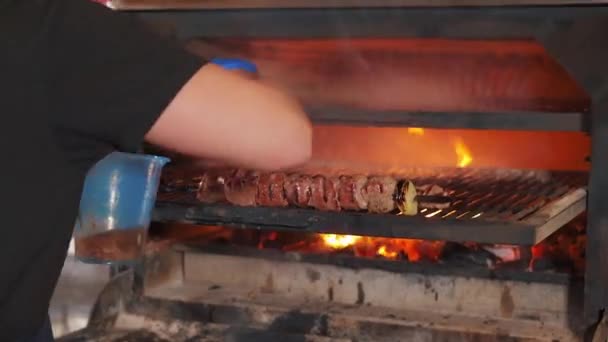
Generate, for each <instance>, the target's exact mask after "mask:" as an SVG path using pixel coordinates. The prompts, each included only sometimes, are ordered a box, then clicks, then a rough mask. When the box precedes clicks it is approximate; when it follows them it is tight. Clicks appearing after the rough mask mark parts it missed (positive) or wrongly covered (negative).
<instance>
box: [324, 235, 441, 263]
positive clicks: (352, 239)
mask: <svg viewBox="0 0 608 342" xmlns="http://www.w3.org/2000/svg"><path fill="white" fill-rule="evenodd" d="M319 240H320V242H321V244H322V246H321V248H322V249H328V250H352V251H353V252H354V254H355V255H356V256H360V257H384V258H387V259H407V260H409V261H420V260H422V259H427V260H432V261H437V260H438V259H439V257H440V256H441V251H442V249H443V246H444V244H445V243H444V242H441V241H426V240H414V239H389V238H380V237H363V236H354V235H338V234H319Z"/></svg>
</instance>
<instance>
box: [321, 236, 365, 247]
mask: <svg viewBox="0 0 608 342" xmlns="http://www.w3.org/2000/svg"><path fill="white" fill-rule="evenodd" d="M321 238H322V239H323V242H324V243H325V245H327V246H328V247H331V248H333V249H344V248H346V247H350V246H352V245H354V244H355V243H356V242H357V241H358V240H360V239H361V237H360V236H354V235H338V234H321Z"/></svg>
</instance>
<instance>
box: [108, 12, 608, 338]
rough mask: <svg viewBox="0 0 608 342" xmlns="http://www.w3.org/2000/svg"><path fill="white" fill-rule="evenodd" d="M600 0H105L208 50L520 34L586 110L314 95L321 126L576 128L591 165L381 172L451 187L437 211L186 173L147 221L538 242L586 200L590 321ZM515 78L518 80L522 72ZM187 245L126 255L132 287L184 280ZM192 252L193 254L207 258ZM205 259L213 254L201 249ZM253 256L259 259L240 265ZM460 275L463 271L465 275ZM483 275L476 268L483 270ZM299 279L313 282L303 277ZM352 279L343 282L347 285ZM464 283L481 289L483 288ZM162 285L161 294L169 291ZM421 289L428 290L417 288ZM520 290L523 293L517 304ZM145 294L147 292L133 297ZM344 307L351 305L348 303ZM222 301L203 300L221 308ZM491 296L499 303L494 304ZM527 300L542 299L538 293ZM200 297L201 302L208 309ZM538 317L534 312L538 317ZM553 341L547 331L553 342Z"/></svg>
mask: <svg viewBox="0 0 608 342" xmlns="http://www.w3.org/2000/svg"><path fill="white" fill-rule="evenodd" d="M605 3H607V2H606V1H569V0H564V1H560V0H546V1H545V0H521V1H520V0H495V1H494V0H490V1H477V0H463V1H458V2H456V1H450V0H445V1H444V0H437V1H428V0H420V1H405V0H404V1H400V0H394V1H392V0H389V1H383V0H380V1H365V0H344V1H328V2H325V1H323V2H319V1H305V0H301V1H279V0H276V1H273V0H271V1H254V0H252V1H239V0H234V1H222V0H217V1H203V0H201V1H197V0H192V1H153V0H118V1H114V2H113V6H114V7H116V8H117V9H121V10H132V11H136V12H137V13H138V15H140V16H141V17H142V18H144V19H145V20H147V21H149V22H150V23H152V25H153V26H155V27H158V28H159V29H161V30H163V32H165V33H168V34H173V35H175V36H177V37H179V38H180V39H183V40H185V41H190V40H192V39H194V40H197V39H200V38H201V37H205V39H206V41H204V42H203V43H204V44H207V47H209V46H212V47H214V48H219V49H220V50H221V49H222V48H225V46H224V47H222V43H221V42H222V40H225V39H230V40H232V41H233V42H234V38H235V37H236V38H237V41H238V40H241V41H242V40H243V39H244V40H245V41H246V40H247V39H254V40H255V39H268V38H272V39H284V38H289V39H298V38H306V39H314V38H327V37H331V38H339V39H356V38H361V37H383V38H390V39H401V38H403V37H407V39H412V38H413V39H418V38H429V39H459V40H478V39H480V40H484V39H489V40H492V39H501V40H520V39H522V38H523V39H529V38H531V39H534V40H535V41H536V42H538V43H539V44H540V45H542V47H543V48H544V49H546V51H547V52H548V55H550V56H551V58H550V60H545V59H543V58H545V57H543V56H540V55H537V56H535V57H534V58H535V59H533V60H532V62H531V63H539V67H540V68H541V69H542V68H543V67H547V65H549V68H550V69H551V68H554V67H555V66H556V65H561V66H563V67H564V68H565V69H566V71H567V73H568V74H569V75H571V76H572V77H573V78H574V79H575V80H576V81H577V82H578V84H580V85H581V86H582V88H584V91H585V93H586V94H589V96H590V98H591V99H590V103H591V105H590V106H580V105H574V106H565V105H564V103H551V98H550V91H549V92H548V93H547V94H548V95H547V97H546V98H542V99H540V102H541V103H542V104H547V103H549V104H550V105H553V106H548V107H547V106H536V108H533V109H532V110H529V109H525V108H515V109H509V110H500V109H492V108H485V109H483V110H469V109H466V108H465V109H460V110H457V111H451V110H449V108H443V109H441V110H430V111H429V110H425V109H424V108H417V109H416V110H409V109H408V110H367V109H361V108H349V107H340V106H339V107H335V106H324V105H321V106H318V104H314V106H309V107H308V112H309V113H310V115H311V118H312V119H313V120H314V121H315V122H318V123H323V124H344V125H367V126H384V127H388V126H407V127H424V128H443V129H452V128H464V129H499V130H505V129H506V130H545V131H571V132H577V131H578V132H586V133H588V134H590V136H591V138H592V155H591V157H590V160H591V171H590V173H588V174H587V173H575V172H559V171H557V172H549V171H547V172H542V173H539V172H528V171H522V170H468V169H450V170H441V171H440V172H439V171H438V170H435V171H436V172H439V173H437V174H430V175H428V174H427V175H420V174H416V173H415V174H414V175H412V173H411V170H405V171H404V170H393V171H391V173H393V174H401V175H404V176H405V177H408V178H410V179H413V180H414V181H415V182H416V183H424V182H427V181H429V179H432V182H435V183H437V184H439V185H441V186H444V187H446V188H453V190H454V191H455V197H456V201H455V202H454V203H453V206H452V207H451V208H450V209H447V210H445V211H441V212H439V211H437V212H435V211H431V210H427V211H425V212H420V213H419V214H418V215H417V216H416V217H404V216H396V215H388V214H387V215H372V214H363V213H345V212H342V213H331V212H319V211H315V210H306V209H294V208H281V209H277V208H263V207H259V208H244V207H234V206H229V205H225V204H217V205H200V204H199V203H197V202H196V200H195V188H196V186H197V179H188V180H186V182H185V184H181V185H179V186H175V185H173V186H171V187H165V188H164V189H163V190H161V193H160V194H159V202H158V205H157V208H156V210H155V212H154V219H155V220H156V221H160V222H184V223H197V224H205V225H222V226H232V227H238V228H257V229H272V230H277V229H283V230H296V231H311V232H321V233H337V234H352V235H369V236H384V237H406V238H420V239H440V240H450V241H476V242H483V243H503V244H521V245H531V244H535V243H537V242H539V241H541V240H543V239H545V238H546V237H547V236H549V235H550V234H551V233H553V232H555V231H556V230H557V229H559V228H560V227H561V226H562V225H564V224H565V223H566V222H568V221H569V220H571V219H572V218H574V217H575V216H576V215H578V214H580V213H581V212H583V211H584V210H585V209H586V210H587V222H588V224H587V237H588V238H587V248H586V273H585V278H584V296H583V299H582V301H583V302H584V318H585V324H586V325H587V326H590V325H592V324H593V323H595V322H597V321H598V318H599V317H600V314H601V313H602V312H603V311H604V309H605V308H607V307H608V253H606V249H608V172H606V170H608V158H606V155H607V151H606V146H608V116H606V112H608V80H607V77H608V64H606V62H605V61H606V60H608V46H606V44H605V33H606V32H608V6H605V5H604V4H605ZM237 45H238V44H237ZM232 47H233V46H232ZM230 48H231V45H230V44H228V50H224V51H228V52H230V54H233V55H234V54H236V55H238V54H239V52H241V53H242V52H243V51H239V50H238V49H236V50H234V49H232V50H230ZM245 57H247V56H246V54H245ZM539 61H544V62H539ZM555 61H557V63H559V64H556V63H555ZM552 70H553V69H552ZM522 77H525V72H524V73H523V76H522ZM550 83H551V82H549V84H550ZM543 108H545V109H543ZM564 108H565V109H564ZM531 143H533V142H531ZM435 171H434V172H435ZM498 192H500V193H498ZM199 252H200V251H197V250H195V251H192V250H191V249H187V252H183V253H185V254H179V256H170V257H169V259H166V258H165V257H163V259H162V261H158V260H156V261H154V263H152V264H150V263H148V264H145V265H139V266H141V268H143V269H147V270H148V271H149V272H143V273H144V275H142V274H141V273H140V272H141V269H139V271H138V268H136V269H135V274H136V277H135V280H134V283H135V289H136V292H137V291H143V290H142V289H143V288H144V287H148V285H150V283H152V284H156V283H157V282H159V279H157V278H160V279H161V280H162V281H167V279H173V278H171V276H168V274H171V275H172V276H175V274H176V272H177V273H179V276H178V277H182V278H183V279H181V280H182V281H185V283H187V284H189V281H191V279H189V278H188V275H187V274H186V271H184V270H185V269H195V268H196V266H192V265H199V266H200V267H201V268H202V267H204V263H203V262H202V261H200V262H195V260H198V258H199V256H200V255H199ZM200 258H201V259H200V260H206V259H205V258H207V256H205V255H203V256H200ZM167 260H169V261H167ZM210 260H216V259H214V258H213V257H210ZM189 262H190V263H189ZM168 265H170V266H168ZM176 265H177V266H176ZM230 265H233V264H230ZM258 266H260V265H250V267H258ZM262 266H263V265H262ZM394 267H398V268H399V266H394ZM169 269H170V270H171V271H170V272H169V271H168V270H169ZM159 270H161V271H160V273H161V275H160V276H158V275H154V276H153V277H152V278H154V279H151V278H150V276H148V275H146V274H147V273H154V274H156V273H159ZM163 270H164V271H163ZM165 271H166V272H165ZM180 272H181V273H180ZM306 272H308V271H306ZM467 272H468V271H466V272H465V275H464V276H465V277H467V278H468V275H467ZM138 274H139V277H138V276H137V275H138ZM495 276H496V275H495V274H491V275H489V277H490V278H492V277H495ZM311 277H313V278H316V277H317V276H316V273H313V274H312V275H311ZM523 277H524V278H525V277H526V276H525V275H524V276H523ZM184 279H185V280H184ZM252 281H253V280H252ZM255 281H259V282H261V285H260V286H262V287H264V286H266V285H268V284H271V285H272V284H273V281H272V279H270V280H268V279H261V280H259V279H257V280H255ZM423 281H424V280H423ZM535 281H537V280H533V279H528V280H522V282H524V283H527V282H535ZM554 281H556V282H554ZM549 283H552V284H554V285H555V284H557V283H559V284H561V285H559V286H558V287H559V288H560V290H559V291H562V290H563V291H566V290H567V288H569V287H572V286H580V284H578V283H576V284H574V283H571V282H569V281H568V280H566V281H564V279H561V280H555V279H553V280H551V281H549ZM117 284H118V283H116V284H114V286H118V285H117ZM146 284H147V285H146ZM197 284H198V283H197ZM202 284H205V283H202ZM359 284H361V282H359ZM198 285H200V284H198ZM358 286H360V285H358ZM484 286H485V285H484ZM514 286H519V285H514ZM552 286H553V285H552ZM560 286H561V287H560ZM199 287H200V286H199ZM188 289H190V290H192V288H188V287H187V286H186V288H185V289H182V288H180V290H179V291H182V290H183V291H185V292H184V293H186V294H182V295H176V294H175V293H176V292H175V291H177V290H175V289H173V288H170V287H169V288H165V289H164V290H161V292H163V291H164V295H163V296H164V297H163V296H161V297H163V298H165V299H167V298H171V299H172V300H177V301H181V300H190V299H193V298H194V300H195V301H196V300H197V299H196V298H199V297H196V296H197V295H200V293H198V292H197V293H196V295H195V293H194V292H196V291H193V292H192V293H191V295H192V297H191V298H190V297H188V296H189V295H188V294H187V293H188V291H189V290H188ZM332 289H333V287H332ZM357 289H358V288H357V287H355V289H354V290H355V291H356V290H357ZM359 289H360V288H359ZM478 289H479V291H482V290H481V289H484V287H480V288H478ZM123 290H124V289H123ZM173 290H175V291H174V292H171V291H173ZM167 291H169V292H167ZM332 291H333V290H332ZM152 292H154V291H152ZM423 292H424V295H428V294H427V291H423ZM332 293H333V292H332ZM480 293H481V292H480ZM524 293H525V291H524ZM539 293H540V292H539ZM157 295H158V293H157ZM223 295H224V294H222V296H223ZM430 295H431V296H432V294H430ZM121 296H122V295H121ZM435 296H436V294H435ZM228 297H229V296H228ZM499 297H500V295H499ZM504 297H505V294H504V293H503V294H502V297H501V305H503V304H504V303H502V300H503V299H504ZM507 297H508V296H507ZM222 298H223V297H222ZM430 298H431V301H430V302H429V303H432V297H430ZM436 298H437V297H435V300H437V299H436ZM560 298H561V297H560ZM533 299H534V297H530V299H529V300H530V301H533ZM145 300H148V299H145V298H144V301H145ZM560 300H561V299H560ZM568 300H569V299H564V301H563V302H560V303H561V304H559V305H558V306H559V309H555V308H556V307H558V306H556V307H554V308H553V309H547V310H557V311H555V312H558V311H559V312H560V315H561V312H562V311H561V310H562V309H563V310H565V311H567V310H568V309H567V307H569V306H570V305H571V303H566V302H568ZM172 303H174V302H172ZM357 303H358V304H362V303H359V299H357ZM140 304H141V303H140ZM216 304H217V303H216ZM224 304H225V303H220V304H217V305H219V307H223V306H222V305H224ZM145 305H150V304H149V303H148V304H145ZM154 305H156V304H154ZM154 305H153V306H154ZM214 305H215V304H214ZM425 305H426V304H425ZM480 305H482V306H483V305H485V304H480ZM488 305H490V304H488ZM505 305H506V309H507V311H509V303H508V301H507V303H506V304H505ZM538 305H539V307H542V306H543V305H544V303H538ZM560 305H561V306H560ZM188 307H190V308H194V307H193V306H192V307H191V306H188ZM205 307H206V308H207V309H209V307H208V306H205ZM501 307H502V306H501ZM148 308H149V307H148ZM182 309H183V307H182ZM452 309H455V310H456V308H452ZM170 310H173V309H170ZM192 310H195V309H192ZM210 310H211V309H210ZM456 311H458V310H456ZM511 311H512V309H511ZM507 313H508V312H507ZM503 314H504V312H503ZM536 314H537V312H536V311H534V313H532V314H530V313H529V312H524V313H522V315H524V316H526V317H530V315H532V316H534V315H536ZM205 315H206V314H204V313H203V316H205ZM209 315H211V314H209ZM102 316H103V315H102ZM205 317H209V316H205ZM315 317H316V316H315ZM539 320H540V322H543V319H539ZM376 323H377V322H376ZM366 324H370V325H364V326H368V327H371V326H374V325H373V324H371V323H369V322H368V323H366ZM374 324H375V323H374ZM144 325H145V324H144ZM541 325H542V324H541ZM528 328H529V327H528ZM537 328H538V329H542V328H541V327H537ZM362 330H365V329H364V328H363V329H362ZM532 330H533V329H532ZM403 336H406V335H403ZM267 337H268V336H267ZM562 337H563V336H562ZM562 337H555V336H553V338H554V339H555V338H557V340H560V339H561V338H562ZM564 340H567V339H564Z"/></svg>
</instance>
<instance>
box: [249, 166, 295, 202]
mask: <svg viewBox="0 0 608 342" xmlns="http://www.w3.org/2000/svg"><path fill="white" fill-rule="evenodd" d="M284 183H285V174H284V173H271V174H261V175H260V177H259V179H258V191H257V196H256V204H257V205H260V206H267V207H286V206H287V205H288V203H287V200H286V198H285V192H284V191H283V184H284Z"/></svg>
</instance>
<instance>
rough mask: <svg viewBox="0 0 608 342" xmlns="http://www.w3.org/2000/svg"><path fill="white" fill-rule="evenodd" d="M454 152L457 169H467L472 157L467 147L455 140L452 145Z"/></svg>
mask: <svg viewBox="0 0 608 342" xmlns="http://www.w3.org/2000/svg"><path fill="white" fill-rule="evenodd" d="M454 151H455V152H456V155H457V156H458V167H467V166H469V165H470V164H471V162H473V156H472V154H471V151H470V150H469V148H468V147H467V145H465V144H464V142H462V140H457V141H456V143H455V144H454Z"/></svg>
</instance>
